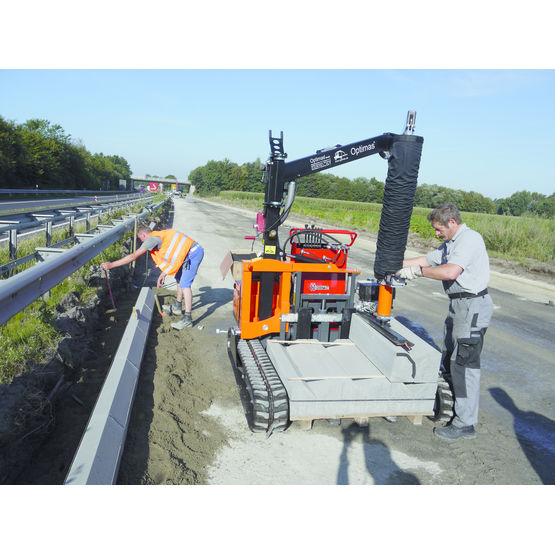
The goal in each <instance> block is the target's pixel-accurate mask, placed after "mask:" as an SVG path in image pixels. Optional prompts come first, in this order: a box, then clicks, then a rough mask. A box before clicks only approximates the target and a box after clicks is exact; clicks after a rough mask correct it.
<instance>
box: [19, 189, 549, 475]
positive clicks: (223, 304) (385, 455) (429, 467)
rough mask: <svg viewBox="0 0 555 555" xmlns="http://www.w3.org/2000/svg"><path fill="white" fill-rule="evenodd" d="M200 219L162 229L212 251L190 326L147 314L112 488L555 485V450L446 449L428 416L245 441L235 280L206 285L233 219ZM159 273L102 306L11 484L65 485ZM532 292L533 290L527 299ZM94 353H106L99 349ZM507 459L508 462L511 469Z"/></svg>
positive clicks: (499, 438) (490, 429) (183, 209)
mask: <svg viewBox="0 0 555 555" xmlns="http://www.w3.org/2000/svg"><path fill="white" fill-rule="evenodd" d="M200 212H201V210H200V209H199V206H198V205H196V206H194V210H193V208H192V205H191V204H190V201H186V200H185V199H183V200H177V201H176V209H175V214H173V219H172V220H171V221H170V222H169V224H170V225H172V226H173V227H176V228H178V229H187V230H191V233H194V234H195V238H196V239H198V240H199V241H200V242H201V244H203V246H204V247H205V250H206V252H207V253H210V254H207V255H206V256H205V260H204V261H203V263H202V265H201V271H199V276H198V277H197V279H196V280H195V284H194V286H193V291H194V299H193V303H194V304H193V319H194V324H195V325H194V327H193V328H190V329H185V330H182V331H178V330H175V329H173V328H172V327H171V322H173V321H176V320H177V319H178V317H175V316H165V317H162V316H161V315H160V314H158V312H157V311H155V314H154V317H153V321H152V323H151V332H150V336H149V340H148V343H147V346H146V350H145V355H144V358H143V363H142V366H141V372H140V376H139V383H138V387H137V392H136V396H135V401H134V405H133V411H132V415H131V422H130V426H129V430H128V433H127V440H126V443H125V449H124V453H123V457H122V461H121V466H120V472H119V476H118V484H128V485H132V484H151V485H154V484H157V485H163V484H164V485H165V484H167V485H172V484H173V485H179V484H183V485H187V484H220V485H228V484H245V485H246V484H280V485H285V484H297V485H300V484H303V485H306V484H358V485H365V484H519V483H526V484H540V483H553V482H550V481H549V480H552V479H553V474H552V472H551V473H550V472H549V465H550V461H551V462H552V461H553V460H554V459H553V457H554V456H555V452H552V451H550V449H551V448H550V447H549V445H548V446H547V448H546V451H545V452H544V453H539V454H537V455H535V456H536V458H538V460H539V462H540V463H541V464H540V465H539V467H541V471H540V472H539V473H538V471H534V470H533V468H527V465H529V464H530V463H529V462H528V461H527V459H526V456H525V454H523V452H522V449H521V446H520V445H519V443H518V441H517V440H516V438H515V436H514V432H512V431H511V430H509V429H505V428H504V425H502V424H500V423H499V422H493V421H492V422H488V423H487V424H485V425H483V426H481V428H480V436H479V439H477V440H475V441H474V442H467V441H464V442H455V443H454V444H450V443H441V442H439V443H438V442H437V441H436V442H434V440H433V439H431V438H432V428H433V426H434V425H435V424H434V423H433V422H432V421H431V420H428V419H424V423H423V424H422V425H421V426H414V425H413V424H411V423H410V422H409V421H408V420H406V419H402V418H401V419H399V421H398V422H397V423H394V424H393V423H389V422H387V421H385V420H384V419H371V422H370V424H369V426H367V427H359V426H358V425H356V424H354V423H353V421H352V420H351V421H349V420H344V421H342V422H341V424H340V425H339V426H337V425H334V424H333V423H330V422H327V421H325V420H322V421H316V422H315V423H314V425H313V428H312V430H311V431H309V432H307V431H304V430H301V429H300V427H299V426H298V425H297V424H295V423H293V424H292V425H291V426H290V428H288V429H287V430H286V431H285V432H284V433H281V434H274V435H272V436H271V437H269V438H267V437H266V436H265V434H253V433H252V432H250V430H249V428H248V425H247V413H248V402H247V400H246V397H245V391H244V387H242V384H241V379H240V377H239V376H237V375H236V374H235V373H234V371H233V369H232V367H231V364H230V362H229V359H228V354H227V336H226V332H227V329H228V328H229V327H230V326H231V325H234V320H233V315H232V312H231V306H230V305H231V302H230V301H231V299H232V290H231V286H230V284H231V281H229V280H230V279H231V278H229V276H228V278H227V279H228V281H225V282H223V283H222V282H221V281H218V280H215V279H214V275H215V274H217V273H219V264H220V262H221V260H222V259H223V254H225V252H227V250H229V249H230V248H235V247H236V245H237V239H238V238H237V237H236V236H235V235H234V234H233V233H231V232H230V233H229V236H228V237H222V234H221V233H220V235H219V237H218V240H217V242H212V241H214V238H213V236H214V235H216V236H217V235H218V234H217V233H216V234H215V233H214V227H215V226H216V225H220V223H221V225H223V226H224V229H225V226H230V227H231V224H230V223H229V218H230V216H229V215H228V214H227V213H226V212H224V211H223V210H222V211H221V213H220V212H218V211H216V212H217V213H216V214H215V216H214V217H215V218H216V220H215V222H216V223H214V222H211V224H210V225H208V224H205V223H204V220H202V219H201V215H202V214H200ZM212 212H214V211H212ZM197 218H198V219H197ZM218 218H220V220H221V221H220V220H218ZM237 227H238V228H239V227H240V226H237ZM193 230H194V231H193ZM237 233H238V232H237ZM223 235H224V236H225V232H224V233H223ZM363 240H367V241H369V242H371V237H368V238H362V237H361V241H363ZM416 246H417V245H414V244H412V245H411V248H416ZM212 253H213V254H212ZM506 267H507V265H504V264H500V265H499V266H496V268H506ZM518 271H519V272H521V273H523V272H524V270H523V269H519V270H518ZM156 275H157V274H156V271H150V272H148V275H147V276H146V279H143V280H142V283H139V281H140V280H137V279H135V280H134V281H133V282H132V286H131V287H129V288H128V289H127V290H124V289H122V290H121V291H119V293H118V295H117V296H116V302H117V306H118V310H117V312H116V313H113V312H111V311H110V309H109V305H108V304H106V303H105V304H104V308H103V313H102V315H101V318H100V319H99V322H98V324H97V326H96V334H95V341H94V342H93V344H92V346H91V348H90V352H89V357H88V358H87V361H86V363H84V364H83V366H82V368H81V369H80V370H79V373H78V376H77V378H76V379H75V380H74V381H73V382H72V383H71V384H68V385H66V388H65V389H64V391H63V392H62V394H61V395H60V396H59V397H58V399H57V401H56V406H55V414H56V422H55V425H54V426H53V429H52V430H51V432H50V433H49V436H48V438H47V439H46V440H45V441H44V443H43V445H42V447H41V448H40V449H39V450H38V451H37V453H36V454H35V455H34V457H33V459H32V461H31V463H30V464H28V465H26V466H25V468H24V469H23V470H22V472H21V473H20V474H19V476H18V478H17V481H15V482H13V483H18V484H61V483H63V481H64V478H65V475H66V474H67V471H68V469H69V466H70V465H71V460H72V456H73V453H74V452H75V450H76V448H77V446H78V443H79V439H80V437H81V434H82V432H83V430H84V427H85V426H86V422H87V420H88V415H89V414H90V411H91V410H92V408H93V406H94V402H95V400H96V397H97V396H98V392H99V390H100V387H101V385H102V382H103V380H104V377H105V375H106V372H107V370H108V368H109V365H110V363H111V358H112V357H113V353H115V350H116V349H117V345H118V343H119V340H120V338H121V335H122V334H123V331H124V329H125V325H126V323H127V320H128V317H129V314H130V312H131V309H132V306H133V303H134V301H135V299H136V297H137V295H138V286H151V287H152V286H154V285H155V282H156ZM544 277H545V279H544V280H542V281H541V282H542V283H544V284H545V285H546V287H551V283H552V278H553V276H552V275H551V274H550V273H549V272H547V273H546V274H545V276H544ZM501 278H502V272H501V274H500V276H499V279H501ZM526 279H529V280H530V281H531V282H532V283H533V284H536V285H537V284H538V283H540V282H539V281H538V274H537V273H530V272H528V273H527V278H526ZM220 283H221V285H218V284H220ZM521 283H524V285H526V284H525V282H521ZM524 285H521V287H524ZM534 291H536V289H535V288H534V287H531V288H530V292H531V294H534ZM551 291H552V289H549V293H548V294H551ZM157 292H158V295H159V299H160V302H161V303H164V304H170V303H171V302H172V301H173V295H174V294H175V293H174V291H173V289H172V288H171V287H167V288H164V289H159V290H157ZM107 302H109V301H107ZM95 344H97V345H100V346H101V347H102V349H95V347H94V346H95ZM103 353H111V354H103ZM545 425H546V429H548V428H549V427H550V426H552V421H550V420H549V419H547V422H546V424H545ZM494 438H495V440H494ZM507 449H508V450H509V452H507V451H506V450H507ZM507 457H509V459H511V460H512V461H513V464H514V468H513V469H511V465H510V464H508V462H507ZM539 467H538V466H536V467H535V468H536V469H537V468H539ZM542 473H543V474H542Z"/></svg>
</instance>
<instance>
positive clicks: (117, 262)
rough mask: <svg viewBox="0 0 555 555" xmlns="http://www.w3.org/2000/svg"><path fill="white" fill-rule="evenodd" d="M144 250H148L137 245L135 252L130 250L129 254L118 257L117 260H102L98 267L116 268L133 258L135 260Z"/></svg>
mask: <svg viewBox="0 0 555 555" xmlns="http://www.w3.org/2000/svg"><path fill="white" fill-rule="evenodd" d="M145 252H148V251H147V250H146V249H143V248H142V247H139V248H138V249H137V250H136V251H135V252H132V253H131V254H128V255H127V256H124V257H123V258H120V259H119V260H114V261H113V262H103V263H102V264H101V265H100V267H101V268H102V269H103V270H111V269H112V268H117V267H118V266H125V265H126V264H130V263H131V262H133V261H134V260H137V258H139V257H141V256H143V254H144V253H145Z"/></svg>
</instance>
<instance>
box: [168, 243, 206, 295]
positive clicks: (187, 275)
mask: <svg viewBox="0 0 555 555" xmlns="http://www.w3.org/2000/svg"><path fill="white" fill-rule="evenodd" d="M203 258H204V249H203V248H202V247H201V246H200V245H197V246H196V247H193V248H192V249H191V250H190V251H189V254H188V255H187V257H186V258H185V261H184V262H183V265H182V266H181V268H179V270H177V273H176V274H175V281H177V283H178V284H179V287H181V288H182V289H183V288H186V287H187V288H188V287H191V285H192V284H193V280H194V279H195V276H196V275H197V270H198V267H199V266H200V263H201V262H202V259H203Z"/></svg>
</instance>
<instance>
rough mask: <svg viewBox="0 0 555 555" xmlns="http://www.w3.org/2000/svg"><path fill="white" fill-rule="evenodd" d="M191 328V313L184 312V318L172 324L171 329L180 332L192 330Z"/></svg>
mask: <svg viewBox="0 0 555 555" xmlns="http://www.w3.org/2000/svg"><path fill="white" fill-rule="evenodd" d="M192 327H193V320H192V319H191V313H190V312H185V316H183V318H181V320H179V322H174V323H173V324H172V328H175V329H176V330H182V329H183V328H192Z"/></svg>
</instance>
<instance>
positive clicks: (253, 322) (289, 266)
mask: <svg viewBox="0 0 555 555" xmlns="http://www.w3.org/2000/svg"><path fill="white" fill-rule="evenodd" d="M242 264H243V272H242V277H241V280H240V281H237V282H236V283H235V288H234V291H233V313H234V315H235V318H236V319H237V322H238V323H239V329H240V331H241V338H242V339H254V338H257V337H262V336H264V335H268V334H273V333H274V334H275V333H279V332H280V327H281V316H282V315H283V314H288V313H289V312H290V311H291V304H292V302H294V301H293V299H292V279H293V275H297V276H300V279H303V280H304V279H308V280H310V279H317V277H322V276H327V277H329V278H330V279H333V281H334V282H335V283H341V284H342V287H343V289H342V291H341V293H343V294H344V293H346V291H345V288H346V286H347V285H346V284H347V283H348V280H346V276H347V274H359V273H360V272H358V271H356V270H348V269H346V268H338V267H337V266H335V265H334V264H311V263H303V262H284V261H280V260H274V259H267V258H266V259H264V258H255V259H252V260H245V261H243V262H242ZM262 272H271V273H273V274H274V275H275V279H274V290H273V300H272V314H271V316H270V317H269V318H266V319H264V320H260V318H259V317H258V313H259V303H260V274H261V273H262ZM337 278H339V279H337ZM314 293H318V294H322V293H324V291H322V290H315V291H314Z"/></svg>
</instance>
